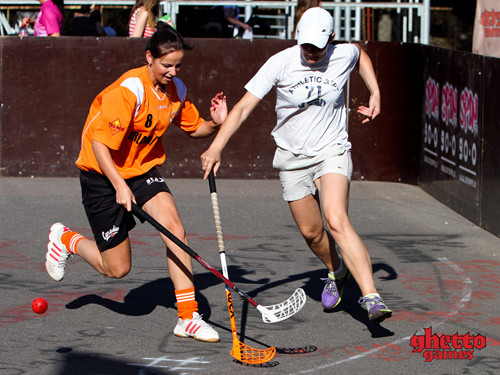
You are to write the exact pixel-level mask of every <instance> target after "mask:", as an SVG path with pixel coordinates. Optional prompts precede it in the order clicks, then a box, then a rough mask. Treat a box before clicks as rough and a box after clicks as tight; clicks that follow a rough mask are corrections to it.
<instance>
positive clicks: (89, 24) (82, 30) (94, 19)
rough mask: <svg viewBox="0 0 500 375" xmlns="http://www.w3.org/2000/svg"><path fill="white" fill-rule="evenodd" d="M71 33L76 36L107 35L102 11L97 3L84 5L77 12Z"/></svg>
mask: <svg viewBox="0 0 500 375" xmlns="http://www.w3.org/2000/svg"><path fill="white" fill-rule="evenodd" d="M71 33H72V34H73V35H75V36H104V35H106V33H105V32H104V29H103V27H102V23H101V11H100V10H99V8H98V7H97V6H96V5H95V4H92V5H82V7H81V8H80V10H79V11H77V12H75V15H74V17H73V21H72V23H71Z"/></svg>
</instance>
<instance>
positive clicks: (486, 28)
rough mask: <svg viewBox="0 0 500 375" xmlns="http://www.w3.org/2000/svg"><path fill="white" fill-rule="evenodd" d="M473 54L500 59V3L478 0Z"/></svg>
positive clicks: (490, 0) (492, 0) (496, 0)
mask: <svg viewBox="0 0 500 375" xmlns="http://www.w3.org/2000/svg"><path fill="white" fill-rule="evenodd" d="M472 52H473V53H478V54H480V55H487V56H493V57H500V1H498V0H477V6H476V19H475V21H474V38H473V40H472Z"/></svg>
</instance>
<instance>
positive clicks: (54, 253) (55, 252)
mask: <svg viewBox="0 0 500 375" xmlns="http://www.w3.org/2000/svg"><path fill="white" fill-rule="evenodd" d="M69 230H70V229H69V228H68V227H65V226H64V225H62V224H61V223H55V224H52V226H51V227H50V233H49V243H48V244H47V255H45V258H46V259H47V261H46V262H45V268H46V269H47V273H48V274H49V276H50V277H52V278H53V279H54V280H55V281H61V280H62V279H63V277H64V267H66V262H67V260H68V258H69V257H71V253H70V252H69V251H68V250H67V249H66V246H64V245H63V243H62V242H61V236H62V235H63V233H64V232H67V231H69Z"/></svg>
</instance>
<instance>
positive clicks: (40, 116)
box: [0, 37, 422, 182]
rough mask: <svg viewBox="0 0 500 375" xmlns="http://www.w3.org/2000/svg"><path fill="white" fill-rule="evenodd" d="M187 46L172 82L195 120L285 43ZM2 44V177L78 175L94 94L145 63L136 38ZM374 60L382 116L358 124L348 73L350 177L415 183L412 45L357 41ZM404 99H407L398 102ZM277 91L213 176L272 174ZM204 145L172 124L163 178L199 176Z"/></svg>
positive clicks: (357, 83)
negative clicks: (181, 86) (179, 84)
mask: <svg viewBox="0 0 500 375" xmlns="http://www.w3.org/2000/svg"><path fill="white" fill-rule="evenodd" d="M189 41H190V42H192V43H194V44H195V48H194V49H193V50H192V51H187V52H186V55H185V59H184V60H183V66H182V70H181V72H180V75H179V76H180V78H181V79H183V81H184V82H185V83H186V85H187V87H188V90H189V92H188V95H189V96H190V98H191V99H192V100H193V101H194V102H195V103H196V105H197V107H198V108H199V110H200V112H201V113H202V115H208V113H209V111H208V108H209V103H210V98H211V97H212V96H213V95H214V94H215V93H216V92H218V91H224V92H225V93H226V94H227V95H228V104H229V106H230V107H232V106H233V105H234V104H235V103H236V102H237V101H238V100H239V98H240V97H241V96H242V95H243V94H244V92H245V90H244V88H243V86H244V85H245V83H246V82H247V81H248V80H249V79H250V78H251V77H252V76H253V74H255V73H256V72H257V70H258V69H259V68H260V66H261V65H262V64H263V63H264V62H265V61H266V59H267V58H268V57H270V56H271V55H272V54H274V53H276V52H278V51H280V50H282V49H284V48H286V47H288V46H291V45H293V43H294V42H292V41H280V40H254V41H253V42H250V41H246V40H233V39H189ZM0 43H1V56H0V58H1V62H2V65H1V67H2V72H1V91H0V95H1V102H2V103H3V106H2V108H1V127H0V131H1V134H2V142H1V145H0V147H1V149H0V168H1V173H2V175H3V176H35V177H37V176H76V175H77V174H78V170H77V168H76V167H75V166H74V161H75V160H76V157H77V155H78V151H79V147H80V135H81V131H82V128H83V124H84V122H85V119H86V116H87V113H88V108H89V106H90V104H91V102H92V100H93V98H94V97H95V96H96V95H97V94H98V93H99V91H101V90H102V89H103V88H105V87H106V86H107V85H108V84H110V83H111V82H113V81H114V80H115V79H116V78H118V77H119V76H120V75H121V74H122V73H123V72H125V71H126V70H127V69H129V68H132V67H137V66H140V65H142V64H144V63H145V58H144V52H143V49H144V46H145V40H143V39H129V38H79V37H63V38H53V39H52V38H33V37H28V38H17V37H5V38H1V39H0ZM365 48H366V50H367V51H368V53H369V54H370V55H371V56H372V57H373V60H374V64H375V68H376V70H377V74H378V76H379V80H380V85H381V88H382V101H383V113H382V115H381V116H380V117H379V118H378V119H376V121H374V122H373V123H371V124H369V125H361V123H360V118H359V116H358V115H357V114H356V111H355V108H357V106H358V105H360V104H362V103H363V104H367V101H368V91H367V90H366V87H365V86H364V84H363V83H362V80H361V79H360V78H359V75H358V74H353V75H352V83H351V89H350V91H349V94H350V103H351V107H352V108H354V110H352V111H351V112H350V123H349V127H350V132H351V141H352V143H353V144H354V150H353V159H354V166H355V173H354V178H355V179H361V178H364V179H369V180H384V181H405V182H416V181H417V173H418V147H419V138H420V131H419V126H420V124H419V119H418V118H417V117H415V116H408V115H407V114H408V113H418V112H419V111H420V106H421V104H420V101H421V100H422V95H421V93H419V91H421V90H422V88H421V87H420V81H419V79H418V77H417V76H416V75H415V74H408V73H409V72H408V71H405V70H403V69H400V67H401V66H406V67H408V70H410V69H411V70H412V71H419V70H421V66H419V55H418V48H415V47H414V46H410V45H407V46H403V45H400V44H397V43H394V44H392V43H389V44H383V43H369V44H366V45H365ZM402 93H405V95H406V93H408V94H409V95H408V97H404V95H402ZM274 105H275V94H274V92H271V93H269V94H268V95H267V96H266V98H265V99H264V100H263V101H262V103H261V105H260V107H259V108H258V109H257V110H256V111H254V113H253V114H252V116H251V117H250V118H249V119H248V120H247V122H246V123H245V124H244V125H243V127H242V129H240V131H239V132H238V133H237V134H236V135H235V137H233V139H232V140H231V142H230V144H229V145H228V147H227V148H226V150H225V152H224V154H223V162H224V166H223V168H222V169H221V170H220V177H229V178H276V177H277V172H276V171H275V170H274V169H273V168H272V165H271V164H272V158H273V153H274V149H275V146H274V142H273V141H272V139H271V137H270V132H271V129H272V128H273V127H274V124H275V121H276V115H275V112H274ZM209 142H210V139H202V140H195V139H190V138H188V137H187V136H186V135H185V134H184V133H182V132H181V131H180V130H178V129H177V128H176V127H171V128H169V129H168V131H167V133H166V137H165V139H164V144H165V149H166V152H167V162H166V163H165V165H164V167H163V172H164V173H165V174H166V176H173V177H193V178H194V177H199V176H200V174H201V170H200V163H199V156H200V154H201V152H202V151H204V150H205V148H206V147H207V145H208V144H209Z"/></svg>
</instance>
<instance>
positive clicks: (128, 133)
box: [46, 24, 227, 341]
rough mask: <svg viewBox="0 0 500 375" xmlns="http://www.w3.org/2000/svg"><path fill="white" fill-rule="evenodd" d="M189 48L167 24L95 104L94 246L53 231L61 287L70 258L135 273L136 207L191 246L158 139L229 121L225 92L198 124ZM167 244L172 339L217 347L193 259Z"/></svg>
mask: <svg viewBox="0 0 500 375" xmlns="http://www.w3.org/2000/svg"><path fill="white" fill-rule="evenodd" d="M191 48H192V47H191V46H188V45H186V43H185V42H184V39H183V38H182V36H181V35H180V34H179V33H178V32H177V31H175V30H174V29H173V28H171V27H170V26H168V25H166V24H162V26H161V27H160V28H159V29H158V31H156V33H155V34H154V35H153V36H152V37H151V38H150V39H149V40H148V43H147V46H146V48H145V51H146V60H147V65H145V66H143V67H140V68H136V69H132V70H129V71H127V72H126V73H125V74H123V75H122V76H121V77H120V78H119V79H118V80H117V81H115V82H114V83H112V84H111V85H110V86H108V87H107V88H106V89H104V90H103V91H102V92H101V93H100V94H99V95H98V96H97V97H96V98H95V100H94V102H93V103H92V106H91V108H90V112H89V115H88V117H87V121H86V123H85V126H84V129H83V133H82V148H81V151H80V155H79V157H78V160H77V162H76V165H77V166H78V167H79V168H80V170H81V173H80V183H81V188H82V198H83V205H84V207H85V211H86V214H87V217H88V219H89V222H90V226H91V227H92V231H93V234H94V239H95V240H89V239H87V238H84V237H83V236H82V235H80V234H78V233H76V232H73V231H72V230H71V229H69V228H68V227H66V226H64V225H63V224H61V223H55V224H53V225H52V227H51V228H50V233H49V243H48V245H47V255H46V269H47V272H48V273H49V275H50V276H51V277H52V278H53V279H54V280H56V281H60V280H62V278H63V277H64V272H65V266H66V263H67V259H68V258H69V257H70V256H72V255H73V254H77V255H79V256H80V257H82V258H83V259H84V260H85V261H87V263H89V264H90V265H91V266H92V267H93V268H95V269H96V270H97V271H98V272H100V273H101V274H103V275H106V276H108V277H112V278H121V277H124V276H125V275H126V274H127V273H128V272H129V271H130V267H131V247H130V240H129V237H128V232H129V231H130V230H131V229H132V228H134V226H135V220H134V218H133V216H132V213H131V204H132V202H135V203H137V204H138V205H139V206H142V208H143V209H144V210H145V211H146V212H148V213H149V214H150V215H151V216H153V217H154V218H155V219H156V220H158V221H159V222H160V223H161V224H162V225H163V226H165V227H166V228H167V229H168V230H169V231H170V232H172V233H173V234H174V235H175V236H176V237H178V238H180V239H182V240H183V241H184V242H185V243H187V238H186V233H185V231H184V227H183V225H182V222H181V220H180V218H179V213H178V212H177V208H176V205H175V202H174V199H173V197H172V195H171V193H170V191H169V189H168V187H167V185H166V183H165V181H164V179H163V178H162V176H161V175H160V173H159V171H158V170H157V168H156V167H157V166H159V165H161V164H162V163H163V162H164V160H165V151H164V150H163V145H162V141H161V137H162V135H163V133H164V132H165V130H166V129H167V127H168V126H169V125H170V124H171V123H173V124H175V125H177V126H179V127H180V128H181V129H182V130H184V131H185V132H187V133H188V134H189V135H190V136H191V137H205V136H208V135H210V134H212V133H214V131H216V129H217V128H218V127H219V125H220V124H221V123H222V122H223V121H224V120H225V118H226V116H227V105H226V98H225V96H224V95H223V93H218V94H216V95H215V96H214V97H213V98H212V99H211V108H210V115H211V119H210V120H204V119H203V118H201V117H200V114H199V112H198V110H197V109H196V107H195V106H194V104H193V103H192V102H191V101H190V100H189V98H188V97H187V96H186V91H187V90H186V86H184V84H183V83H182V81H181V80H180V79H178V78H177V77H176V75H177V73H178V72H179V69H180V65H181V61H182V58H183V56H184V50H187V49H191ZM162 239H163V241H164V242H165V245H166V247H167V250H168V251H167V265H168V269H169V274H170V277H171V279H172V282H173V284H174V289H175V295H176V299H177V308H178V316H179V319H178V322H177V325H176V327H175V329H174V334H175V335H177V336H181V337H194V338H195V339H198V340H202V341H219V335H218V334H217V332H216V331H215V330H214V329H213V328H212V327H210V326H209V325H208V324H207V323H206V322H204V321H203V320H202V319H201V316H200V315H199V314H198V304H197V302H196V300H195V291H194V284H193V271H192V264H191V258H190V256H189V255H188V254H186V253H185V252H184V251H183V250H181V249H180V248H178V247H177V246H176V245H174V244H173V243H172V242H171V241H170V240H168V239H167V238H166V237H164V236H162Z"/></svg>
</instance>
